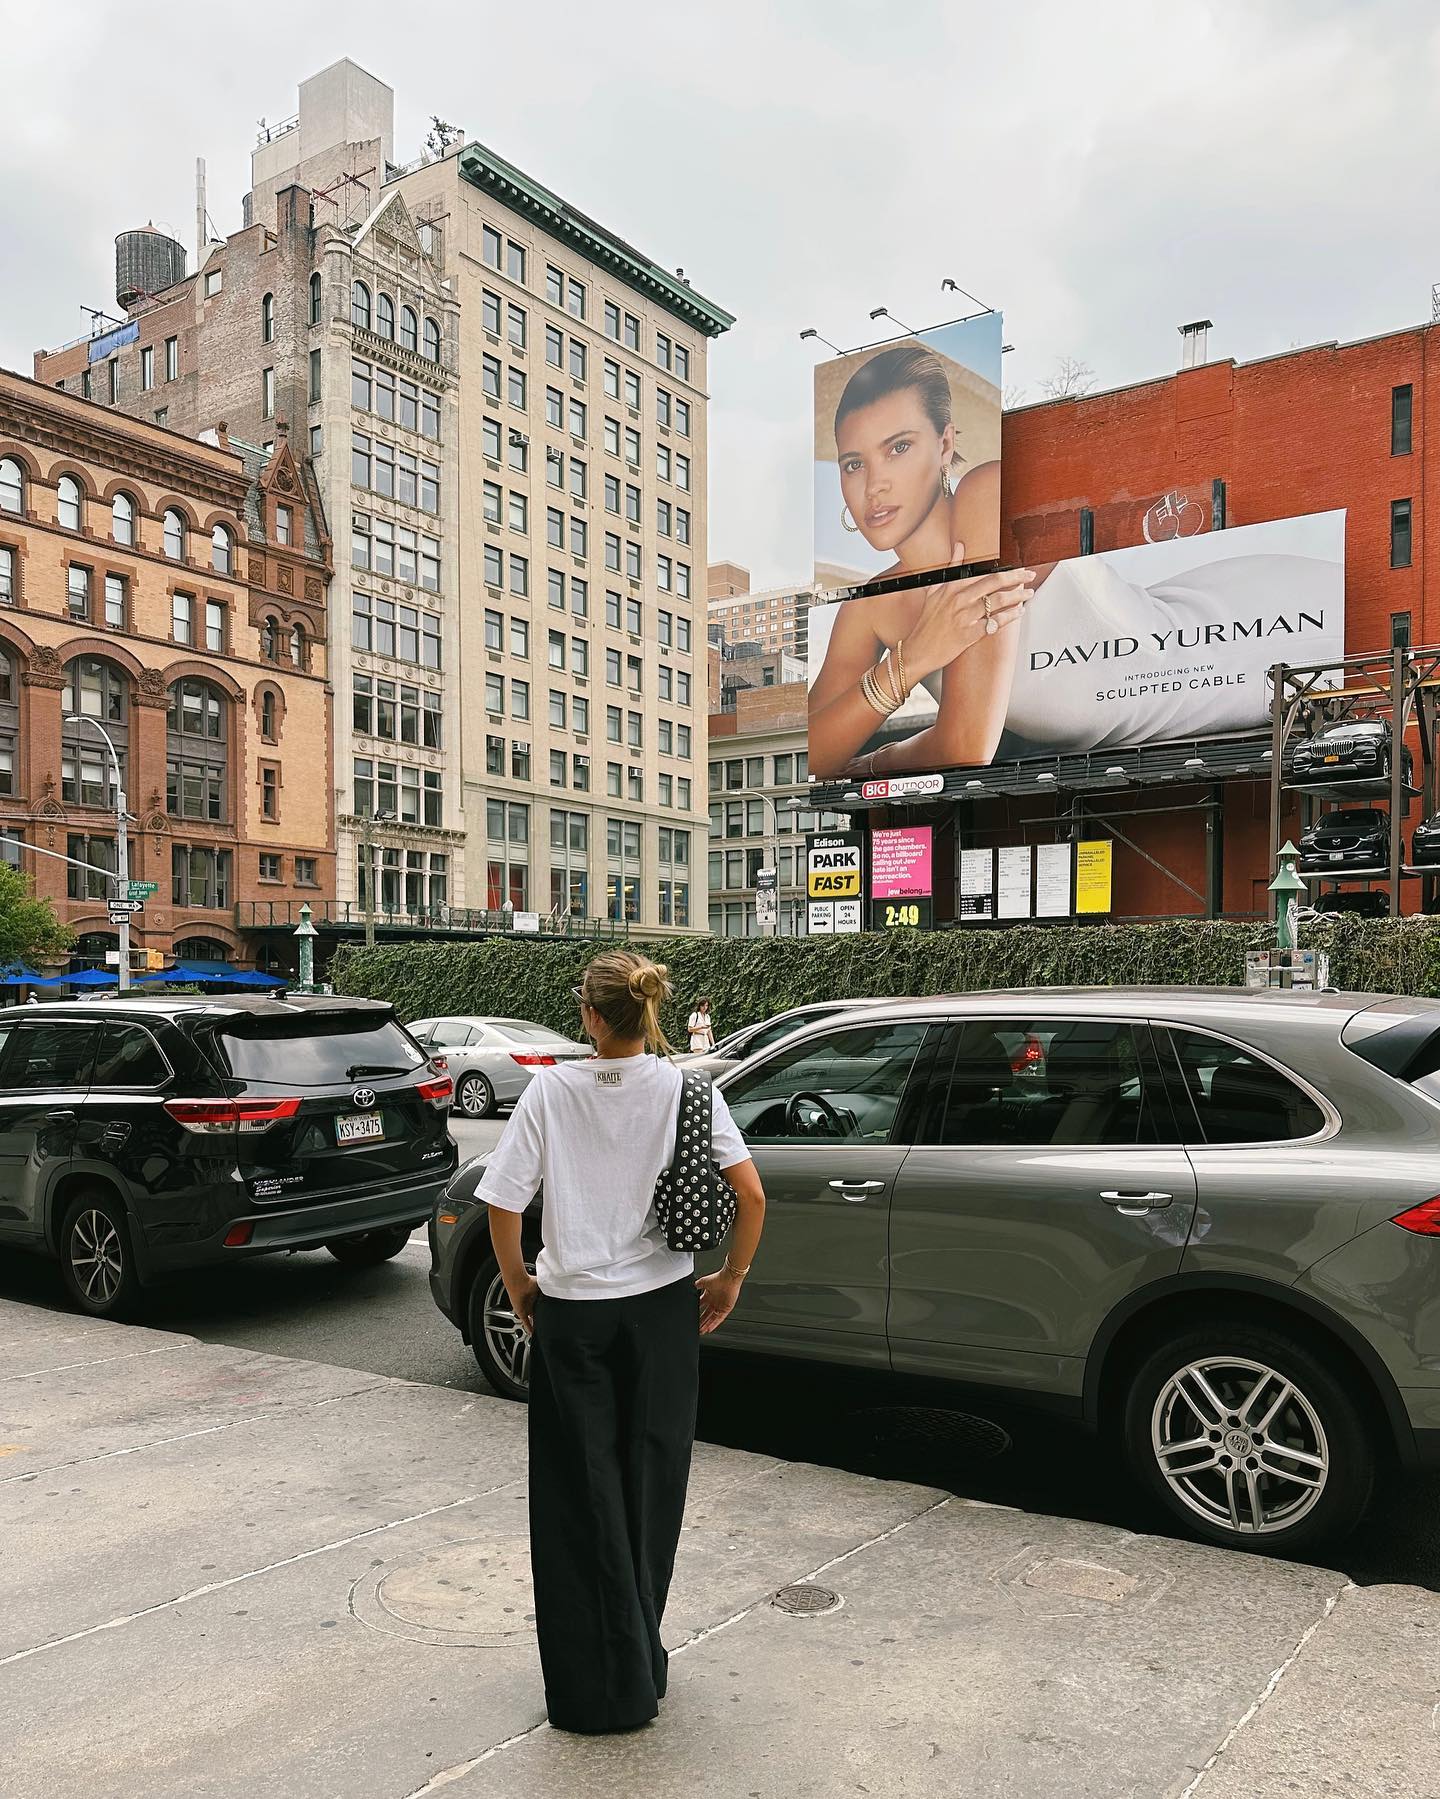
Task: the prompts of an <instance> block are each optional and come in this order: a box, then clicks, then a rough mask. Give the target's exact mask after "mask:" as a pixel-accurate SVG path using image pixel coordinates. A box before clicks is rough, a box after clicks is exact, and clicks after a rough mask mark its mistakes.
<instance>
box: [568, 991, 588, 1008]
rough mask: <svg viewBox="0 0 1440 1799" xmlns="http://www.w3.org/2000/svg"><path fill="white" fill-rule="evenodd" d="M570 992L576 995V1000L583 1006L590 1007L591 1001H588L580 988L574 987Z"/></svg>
mask: <svg viewBox="0 0 1440 1799" xmlns="http://www.w3.org/2000/svg"><path fill="white" fill-rule="evenodd" d="M570 991H571V992H572V993H573V994H574V995H575V997H576V999H578V1000H579V1002H580V1004H581V1005H582V1006H588V1005H589V1004H590V1002H589V1000H588V999H586V997H585V995H584V994H583V993H582V992H581V991H580V989H579V988H578V987H572V988H571V989H570Z"/></svg>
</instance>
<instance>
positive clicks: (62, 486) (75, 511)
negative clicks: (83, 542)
mask: <svg viewBox="0 0 1440 1799" xmlns="http://www.w3.org/2000/svg"><path fill="white" fill-rule="evenodd" d="M55 501H56V514H55V516H56V518H57V519H58V520H59V522H60V523H61V524H62V525H63V526H64V527H65V529H66V530H67V531H78V530H79V529H80V505H81V501H80V483H79V482H78V481H77V480H76V479H75V477H74V476H73V475H62V476H61V477H60V479H59V481H58V483H57V484H56V487H55Z"/></svg>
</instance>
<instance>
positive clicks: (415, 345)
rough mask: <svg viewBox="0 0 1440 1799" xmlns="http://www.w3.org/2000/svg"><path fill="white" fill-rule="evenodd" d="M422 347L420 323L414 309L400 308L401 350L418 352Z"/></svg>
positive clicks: (408, 307)
mask: <svg viewBox="0 0 1440 1799" xmlns="http://www.w3.org/2000/svg"><path fill="white" fill-rule="evenodd" d="M419 347H420V321H419V320H418V319H417V318H416V317H415V311H414V308H413V307H410V306H402V307H401V308H400V348H401V349H402V350H418V349H419Z"/></svg>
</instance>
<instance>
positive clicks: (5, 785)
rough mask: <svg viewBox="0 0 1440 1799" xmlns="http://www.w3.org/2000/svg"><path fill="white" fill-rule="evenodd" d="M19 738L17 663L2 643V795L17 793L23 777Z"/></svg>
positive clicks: (0, 659) (0, 726)
mask: <svg viewBox="0 0 1440 1799" xmlns="http://www.w3.org/2000/svg"><path fill="white" fill-rule="evenodd" d="M19 741H20V701H19V686H18V683H17V681H16V679H15V663H14V660H13V659H12V657H11V655H10V652H9V651H8V650H7V649H6V648H5V646H4V645H3V644H0V794H12V793H14V791H15V785H16V782H17V781H18V780H19V778H20V771H19V769H18V768H17V767H16V762H17V761H18V747H17V746H18V744H19Z"/></svg>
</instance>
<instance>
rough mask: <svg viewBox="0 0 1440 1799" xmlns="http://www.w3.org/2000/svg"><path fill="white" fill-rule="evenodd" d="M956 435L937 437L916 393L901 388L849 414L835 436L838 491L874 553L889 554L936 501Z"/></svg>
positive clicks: (946, 433) (951, 431)
mask: <svg viewBox="0 0 1440 1799" xmlns="http://www.w3.org/2000/svg"><path fill="white" fill-rule="evenodd" d="M954 448H955V430H954V427H953V426H951V425H947V426H946V427H945V430H944V431H943V432H937V431H936V429H935V426H934V425H933V424H932V423H931V421H930V419H929V418H928V417H927V415H926V412H925V408H924V405H923V404H922V402H921V398H920V392H919V389H918V388H914V387H902V388H899V389H898V390H897V391H896V392H894V393H890V394H885V395H884V396H882V398H880V399H878V400H873V401H871V403H870V404H869V405H868V406H862V407H860V408H859V409H858V410H857V411H855V412H852V413H849V414H848V415H847V416H846V417H845V418H844V419H843V420H842V421H841V423H840V425H839V427H838V428H837V430H836V432H835V449H836V452H837V459H838V461H839V464H840V491H841V493H842V494H843V495H844V498H845V504H846V506H848V507H849V509H850V516H851V518H852V519H854V521H855V523H856V524H857V525H858V526H859V527H860V530H861V532H862V534H863V535H864V538H865V541H866V542H867V543H868V544H869V545H870V547H871V549H873V550H893V549H894V548H895V546H896V545H897V544H902V543H904V541H905V539H906V538H907V537H909V536H911V535H912V533H913V532H915V531H916V530H918V529H919V527H920V526H921V525H922V524H923V523H924V522H925V520H926V519H927V518H928V517H929V515H930V513H931V512H932V511H933V510H934V508H935V507H936V505H938V504H939V502H940V498H941V492H940V472H941V470H942V469H943V468H944V467H945V466H946V464H947V463H948V462H949V461H950V458H951V455H952V454H953V452H954Z"/></svg>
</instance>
